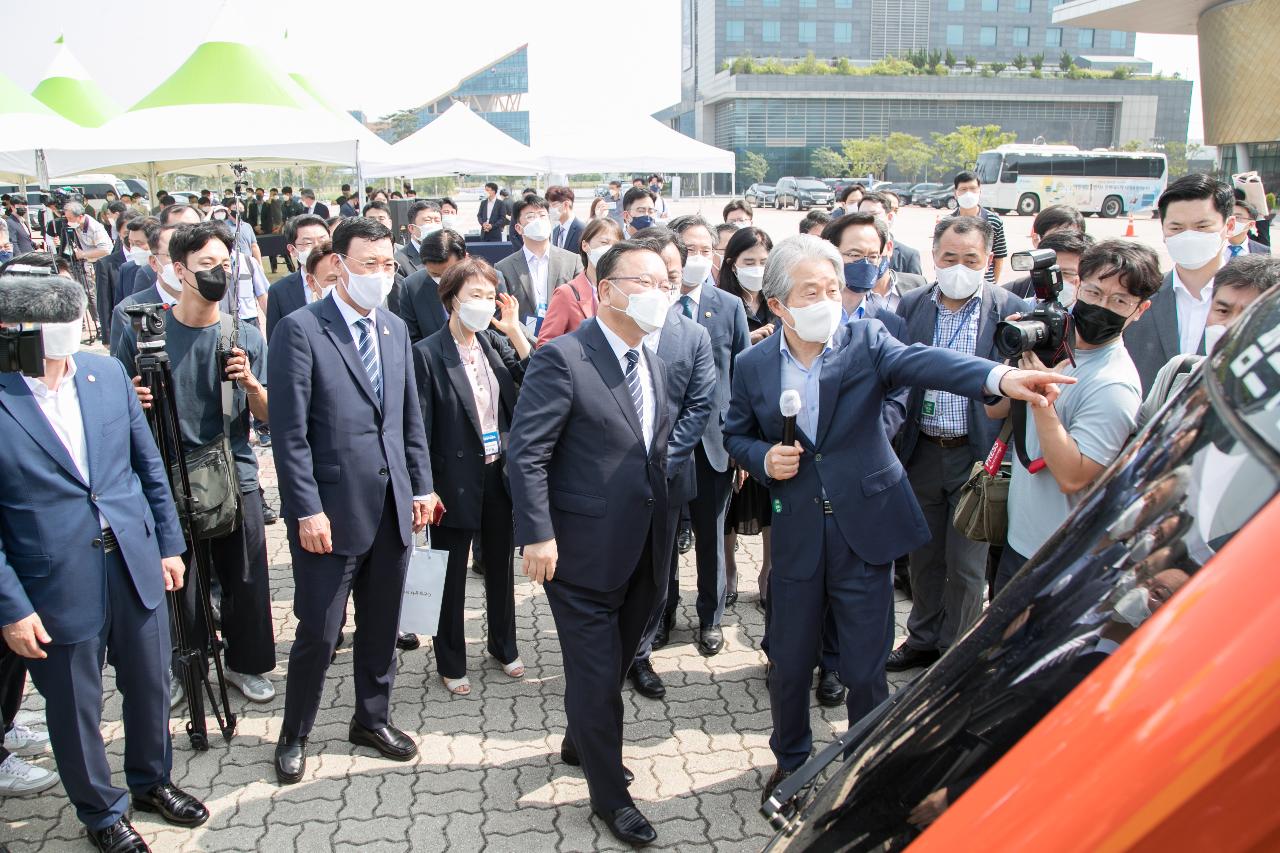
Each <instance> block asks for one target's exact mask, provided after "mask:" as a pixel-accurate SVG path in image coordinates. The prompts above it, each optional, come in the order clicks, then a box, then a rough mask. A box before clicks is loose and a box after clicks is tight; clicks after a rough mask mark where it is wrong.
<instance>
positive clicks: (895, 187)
mask: <svg viewBox="0 0 1280 853" xmlns="http://www.w3.org/2000/svg"><path fill="white" fill-rule="evenodd" d="M876 192H887V193H893V194H894V195H896V196H897V197H898V202H899V203H900V204H906V200H905V199H904V198H903V196H905V195H907V194H909V193H910V192H911V184H907V183H883V184H880V185H879V186H877V187H876Z"/></svg>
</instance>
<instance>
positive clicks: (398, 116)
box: [381, 110, 422, 142]
mask: <svg viewBox="0 0 1280 853" xmlns="http://www.w3.org/2000/svg"><path fill="white" fill-rule="evenodd" d="M381 120H382V121H385V122H387V123H388V124H389V125H390V126H391V133H392V134H393V139H392V141H393V142H399V141H400V140H401V139H404V138H405V137H406V136H408V135H409V134H411V133H413V132H414V131H415V130H417V129H418V128H419V127H421V126H422V123H421V122H419V121H418V113H417V110H396V111H395V112H393V113H391V114H390V115H385V116H383V117H382V119H381Z"/></svg>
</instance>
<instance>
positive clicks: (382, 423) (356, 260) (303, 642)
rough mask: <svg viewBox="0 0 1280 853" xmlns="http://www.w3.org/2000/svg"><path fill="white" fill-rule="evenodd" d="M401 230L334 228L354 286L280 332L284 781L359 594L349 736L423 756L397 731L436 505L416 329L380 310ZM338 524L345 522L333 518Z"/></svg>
mask: <svg viewBox="0 0 1280 853" xmlns="http://www.w3.org/2000/svg"><path fill="white" fill-rule="evenodd" d="M391 247H392V243H391V231H390V230H389V229H388V228H386V227H385V226H384V225H382V224H380V223H377V222H374V221H373V220H372V219H367V218H365V217H362V216H357V217H354V218H352V219H344V220H343V221H342V223H341V224H339V225H338V227H337V228H335V229H334V232H333V248H334V252H335V254H334V255H333V256H332V257H331V258H327V259H326V262H327V263H332V264H333V265H334V268H335V271H336V272H337V273H338V274H339V276H340V279H339V281H338V283H337V284H336V285H335V287H334V290H333V291H332V292H331V293H330V294H329V295H328V296H327V297H325V298H323V299H321V300H320V301H318V302H313V303H312V304H310V305H308V306H306V307H305V308H302V309H300V310H298V311H295V312H293V313H292V314H289V315H287V316H285V317H284V318H283V319H281V320H280V322H279V324H278V325H277V326H276V329H275V331H278V332H279V333H280V337H278V338H273V346H272V350H271V358H270V360H269V363H268V376H269V378H270V382H269V383H268V384H269V386H270V387H271V389H272V394H271V401H270V402H271V412H270V420H271V424H272V427H273V428H274V429H273V432H274V433H275V440H274V441H273V442H272V446H271V450H272V453H273V455H274V457H275V462H276V471H277V472H278V475H279V481H280V497H281V514H282V515H284V516H285V523H286V525H287V529H288V536H289V552H290V554H291V555H292V557H293V572H294V579H295V581H296V588H295V591H294V603H293V609H294V613H296V614H297V617H298V630H297V635H296V636H295V638H294V642H293V649H292V650H291V651H290V653H289V671H288V680H287V684H286V689H285V709H284V722H283V725H282V726H281V730H280V741H279V743H278V744H277V745H276V755H275V772H276V778H277V779H278V780H279V781H280V782H281V784H293V783H295V782H298V781H300V780H301V779H302V776H303V773H304V771H305V769H306V743H307V736H308V735H309V734H310V733H311V727H312V725H313V724H314V722H315V718H316V713H317V711H318V710H319V706H320V697H321V694H322V693H323V691H324V678H325V672H326V671H327V670H328V668H329V662H330V660H331V658H332V656H333V650H334V648H335V647H336V645H337V640H338V631H339V629H340V627H341V625H342V621H343V614H344V613H345V612H346V606H347V596H348V595H349V594H351V593H354V600H355V614H354V615H355V623H356V639H355V646H354V648H355V659H354V663H355V697H356V707H355V714H354V716H353V717H352V720H351V726H350V730H349V732H350V733H349V737H350V739H351V742H352V743H355V744H359V745H364V746H370V747H373V748H374V749H376V750H377V751H378V752H380V753H381V754H382V755H384V756H386V757H387V758H391V759H393V760H397V761H408V760H410V759H412V758H413V756H415V755H416V754H417V752H418V747H417V745H416V744H415V743H414V742H413V739H412V738H410V737H409V736H408V735H407V734H405V733H404V732H402V731H400V730H399V729H397V728H396V727H395V726H393V725H392V724H391V708H390V705H391V686H392V683H393V681H394V680H395V671H396V666H395V651H396V638H397V623H398V614H399V613H400V600H401V597H402V595H403V593H404V578H405V569H406V568H407V566H408V563H409V553H410V551H411V550H412V545H413V539H412V533H413V532H414V531H417V530H421V529H422V528H423V527H424V526H426V524H427V521H428V519H429V518H430V517H431V514H432V512H433V511H434V510H435V508H436V501H435V498H434V497H433V496H432V492H433V488H432V482H431V467H430V466H431V463H430V461H429V458H428V453H427V443H426V436H425V434H424V432H423V427H422V410H421V408H420V407H419V405H418V391H417V384H416V383H415V381H414V375H413V367H412V360H411V356H410V351H409V334H408V331H407V330H406V329H405V326H404V322H403V321H402V320H401V319H400V318H399V317H396V316H395V315H393V314H392V313H391V312H389V311H387V310H385V309H383V308H380V307H379V306H380V305H381V304H382V302H383V300H385V299H386V297H387V293H388V292H390V290H391V282H392V277H393V276H394V275H395V259H394V258H393V256H392V248H391ZM330 519H332V521H330Z"/></svg>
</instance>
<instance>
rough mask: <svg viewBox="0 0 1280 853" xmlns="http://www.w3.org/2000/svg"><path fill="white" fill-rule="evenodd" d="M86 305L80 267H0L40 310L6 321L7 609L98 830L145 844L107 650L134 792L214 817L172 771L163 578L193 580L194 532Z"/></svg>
mask: <svg viewBox="0 0 1280 853" xmlns="http://www.w3.org/2000/svg"><path fill="white" fill-rule="evenodd" d="M84 307H85V295H84V292H83V290H82V288H81V286H80V285H79V284H78V283H76V282H73V281H71V280H69V279H66V278H61V277H51V276H47V275H26V276H21V275H13V276H8V275H6V276H5V277H4V278H3V279H0V322H4V323H10V324H12V323H21V322H26V323H40V324H41V325H40V327H39V329H38V331H36V332H35V333H34V334H33V333H32V332H31V331H26V330H24V331H20V332H13V331H10V330H6V332H5V333H4V334H3V341H2V342H3V346H2V347H0V446H3V447H4V448H5V449H6V451H7V452H6V454H5V456H4V462H3V463H0V496H2V497H0V625H3V636H4V641H5V644H6V645H7V646H8V648H9V649H10V650H11V651H12V652H14V653H16V654H18V655H21V656H22V657H23V658H26V661H27V667H28V669H29V671H30V673H31V678H32V680H33V681H34V682H35V685H36V688H37V689H39V691H40V693H41V694H42V695H43V696H44V697H45V715H46V719H47V721H48V724H49V736H50V741H51V743H52V745H53V752H54V757H55V758H56V759H57V762H58V770H59V772H60V774H61V777H62V783H63V787H64V788H65V789H66V791H67V797H68V798H69V799H70V800H71V802H72V803H73V804H74V805H75V807H76V814H77V816H78V817H79V818H80V820H81V822H82V823H84V825H85V827H86V829H87V830H88V834H89V839H90V841H92V842H93V844H94V846H95V847H97V848H98V849H99V850H130V851H136V850H146V849H147V846H146V843H145V842H143V840H142V838H141V837H140V836H139V835H138V834H137V832H136V831H135V830H134V828H133V827H132V825H130V823H129V820H128V818H127V817H126V812H127V810H128V808H129V805H130V799H129V798H127V797H126V792H125V791H123V790H121V789H120V788H117V787H115V786H114V785H113V784H112V782H111V767H110V765H109V764H108V762H107V752H106V746H105V744H104V743H103V740H102V731H101V722H102V663H103V660H104V659H105V660H106V661H108V662H110V663H111V664H112V666H113V667H114V668H115V671H116V673H115V678H116V684H117V686H118V687H119V688H120V693H121V695H122V696H123V698H124V709H123V722H124V732H125V740H126V748H125V753H124V768H125V778H126V780H127V781H128V786H129V792H130V794H131V795H132V796H131V799H132V805H133V808H135V809H137V810H139V811H150V812H159V813H160V815H161V816H162V817H163V818H164V819H165V820H166V821H168V822H169V823H172V824H176V825H179V826H198V825H200V824H202V823H204V822H205V821H206V820H207V819H208V817H209V812H208V810H207V809H205V807H204V806H203V805H201V804H200V802H199V801H197V800H196V799H195V798H194V797H192V796H191V795H190V794H187V793H185V792H183V791H181V790H179V789H178V788H176V787H174V785H173V783H172V782H171V781H170V772H171V767H172V751H171V747H170V743H169V674H168V673H169V656H170V646H169V637H168V634H169V632H168V609H167V604H166V601H165V591H166V590H171V589H176V588H179V587H181V586H182V585H183V574H184V569H183V565H182V560H181V558H180V557H179V556H178V555H179V554H181V552H182V550H183V548H184V547H185V544H184V542H183V538H182V530H181V528H180V526H179V524H178V517H177V513H176V512H175V510H174V505H173V499H172V497H171V496H170V492H169V483H168V479H167V477H166V472H165V470H164V465H163V463H162V461H161V459H160V455H159V453H158V452H157V450H156V445H155V442H154V441H153V440H152V437H151V430H150V429H149V428H148V426H147V422H146V420H145V418H144V416H143V413H142V409H141V407H140V406H139V405H138V401H137V399H136V398H135V395H134V393H133V391H132V389H131V388H130V386H129V379H128V376H127V375H126V374H125V372H124V371H122V370H121V369H120V367H119V366H118V365H117V364H116V363H115V362H114V361H112V360H111V359H110V358H106V357H104V356H99V355H93V354H90V353H82V352H79V348H80V329H81V316H82V314H83V313H84ZM37 336H38V340H33V338H36V337H37ZM24 339H25V340H24ZM40 344H42V346H40V347H39V349H37V348H36V345H40ZM15 354H18V355H19V358H17V359H15V358H13V357H12V356H13V355H15ZM20 370H21V371H22V372H21V373H20V372H19V371H20ZM24 373H25V375H23V374H24Z"/></svg>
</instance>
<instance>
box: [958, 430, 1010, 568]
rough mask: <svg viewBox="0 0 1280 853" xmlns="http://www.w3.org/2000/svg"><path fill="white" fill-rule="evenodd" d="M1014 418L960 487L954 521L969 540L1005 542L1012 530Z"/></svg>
mask: <svg viewBox="0 0 1280 853" xmlns="http://www.w3.org/2000/svg"><path fill="white" fill-rule="evenodd" d="M1012 434H1013V419H1012V418H1006V419H1005V422H1004V426H1002V427H1001V428H1000V435H999V437H998V438H996V443H995V444H993V445H992V446H991V452H990V453H988V454H987V458H986V459H985V460H983V461H982V462H975V463H973V470H972V471H970V472H969V479H968V480H967V481H966V482H965V484H964V485H963V486H961V487H960V497H959V498H957V499H956V511H955V515H954V516H953V518H952V520H953V522H954V524H955V526H956V530H958V531H960V533H961V534H962V535H963V536H964V537H965V538H966V539H972V540H973V541H974V542H987V543H989V544H991V545H1003V544H1005V539H1006V538H1007V536H1008V532H1009V483H1010V481H1011V479H1012V478H1013V468H1012V463H1010V462H1007V461H1005V458H1004V457H1005V452H1006V451H1007V450H1008V449H1009V437H1010V436H1011V435H1012Z"/></svg>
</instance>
